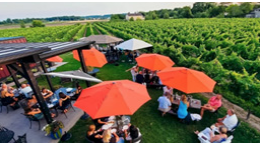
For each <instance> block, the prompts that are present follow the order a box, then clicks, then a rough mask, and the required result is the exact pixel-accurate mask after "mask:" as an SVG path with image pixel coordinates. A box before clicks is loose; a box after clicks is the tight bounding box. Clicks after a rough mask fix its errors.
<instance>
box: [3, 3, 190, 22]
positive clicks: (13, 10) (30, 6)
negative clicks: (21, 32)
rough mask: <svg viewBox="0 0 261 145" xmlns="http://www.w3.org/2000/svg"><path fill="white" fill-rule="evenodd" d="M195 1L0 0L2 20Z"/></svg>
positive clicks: (154, 7)
mask: <svg viewBox="0 0 261 145" xmlns="http://www.w3.org/2000/svg"><path fill="white" fill-rule="evenodd" d="M192 5H193V2H146V3H145V2H132V3H131V2H127V3H126V2H124V3H122V2H37V3H34V2H15V3H14V2H0V21H2V20H6V19H7V18H11V19H17V18H18V19H22V18H46V17H54V16H72V15H74V16H88V15H104V14H117V13H128V12H131V13H133V12H137V11H145V12H146V11H150V10H159V9H174V8H176V7H184V6H191V7H192Z"/></svg>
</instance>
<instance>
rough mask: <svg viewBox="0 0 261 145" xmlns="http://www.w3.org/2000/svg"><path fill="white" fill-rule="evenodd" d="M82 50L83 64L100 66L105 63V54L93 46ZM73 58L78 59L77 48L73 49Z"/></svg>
mask: <svg viewBox="0 0 261 145" xmlns="http://www.w3.org/2000/svg"><path fill="white" fill-rule="evenodd" d="M82 52H83V57H84V61H85V64H86V65H87V66H93V67H102V66H103V65H104V64H106V63H107V59H106V57H105V55H104V54H103V53H101V52H100V51H98V50H97V49H95V48H91V49H90V50H83V51H82ZM73 58H74V59H76V60H78V61H80V58H79V55H78V52H77V50H74V51H73Z"/></svg>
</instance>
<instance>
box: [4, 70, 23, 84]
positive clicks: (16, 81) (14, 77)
mask: <svg viewBox="0 0 261 145" xmlns="http://www.w3.org/2000/svg"><path fill="white" fill-rule="evenodd" d="M6 68H7V70H8V71H9V73H10V75H11V76H12V78H13V81H14V83H15V85H16V87H17V88H20V86H21V85H20V83H19V81H18V79H17V77H16V72H15V71H14V70H12V69H11V68H10V66H8V65H6Z"/></svg>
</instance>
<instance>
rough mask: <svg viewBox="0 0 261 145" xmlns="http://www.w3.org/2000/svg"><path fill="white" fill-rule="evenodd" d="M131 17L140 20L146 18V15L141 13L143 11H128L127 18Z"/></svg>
mask: <svg viewBox="0 0 261 145" xmlns="http://www.w3.org/2000/svg"><path fill="white" fill-rule="evenodd" d="M130 18H133V19H134V20H135V21H136V20H137V19H140V20H144V19H145V17H144V16H143V15H142V14H141V13H133V14H132V13H128V14H127V15H126V18H125V19H126V20H130Z"/></svg>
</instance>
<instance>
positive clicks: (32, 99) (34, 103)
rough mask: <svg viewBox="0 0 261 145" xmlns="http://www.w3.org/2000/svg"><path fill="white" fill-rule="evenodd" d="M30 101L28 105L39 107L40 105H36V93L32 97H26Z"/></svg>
mask: <svg viewBox="0 0 261 145" xmlns="http://www.w3.org/2000/svg"><path fill="white" fill-rule="evenodd" d="M26 100H27V101H28V102H27V104H28V107H33V108H37V107H38V106H37V105H36V104H37V100H36V97H35V94H33V95H32V97H30V98H27V99H26Z"/></svg>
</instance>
